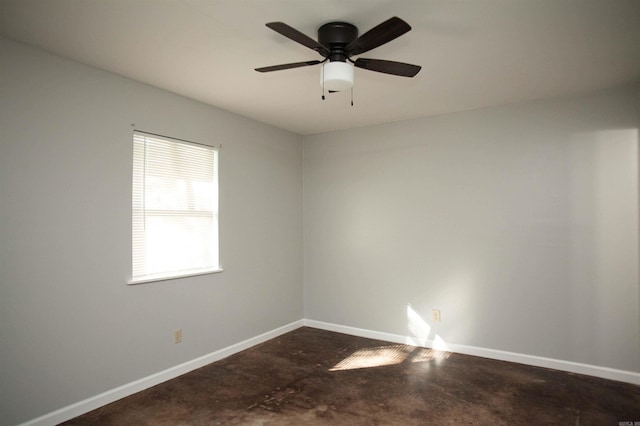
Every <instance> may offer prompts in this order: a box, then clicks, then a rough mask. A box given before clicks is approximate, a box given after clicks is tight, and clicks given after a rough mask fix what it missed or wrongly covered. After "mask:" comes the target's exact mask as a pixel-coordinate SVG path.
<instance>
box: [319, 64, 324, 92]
mask: <svg viewBox="0 0 640 426" xmlns="http://www.w3.org/2000/svg"><path fill="white" fill-rule="evenodd" d="M320 72H321V74H320V75H321V76H322V100H323V101H324V65H322V69H321V70H320Z"/></svg>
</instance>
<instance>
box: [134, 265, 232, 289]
mask: <svg viewBox="0 0 640 426" xmlns="http://www.w3.org/2000/svg"><path fill="white" fill-rule="evenodd" d="M222 271H224V269H222V268H218V269H207V270H204V271H198V272H191V273H185V274H179V275H159V276H153V275H150V276H147V277H143V278H138V279H132V280H129V281H127V285H136V284H145V283H153V282H156V281H168V280H175V279H179V278H187V277H196V276H198V275H209V274H217V273H218V272H222Z"/></svg>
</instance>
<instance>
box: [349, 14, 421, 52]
mask: <svg viewBox="0 0 640 426" xmlns="http://www.w3.org/2000/svg"><path fill="white" fill-rule="evenodd" d="M409 30H411V26H409V24H407V23H406V22H404V21H403V20H402V19H400V18H398V17H396V16H394V17H393V18H390V19H388V20H386V21H384V22H383V23H382V24H379V25H378V26H377V27H373V28H372V29H370V30H369V31H367V32H366V33H364V34H362V35H361V36H360V37H358V38H357V39H356V40H354V41H353V42H351V44H349V45H348V46H347V53H348V54H349V56H352V55H360V54H361V53H364V52H368V51H369V50H371V49H375V48H376V47H378V46H382V45H383V44H385V43H389V42H390V41H391V40H394V39H396V38H398V37H400V36H401V35H402V34H404V33H406V32H408V31H409Z"/></svg>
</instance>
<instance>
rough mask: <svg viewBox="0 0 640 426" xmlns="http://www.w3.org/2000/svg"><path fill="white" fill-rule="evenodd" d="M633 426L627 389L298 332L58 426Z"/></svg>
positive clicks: (639, 408) (636, 412)
mask: <svg viewBox="0 0 640 426" xmlns="http://www.w3.org/2000/svg"><path fill="white" fill-rule="evenodd" d="M636 421H637V422H640V387H639V386H634V385H630V384H625V383H620V382H614V381H609V380H604V379H597V378H593V377H589V376H581V375H576V374H571V373H563V372H559V371H554V370H548V369H544V368H537V367H529V366H525V365H520V364H513V363H508V362H502V361H494V360H489V359H486V358H478V357H472V356H467V355H458V354H449V353H443V352H437V351H432V350H429V349H423V348H415V347H410V346H405V345H398V344H394V343H389V342H383V341H379V340H371V339H364V338H360V337H353V336H347V335H344V334H339V333H332V332H328V331H323V330H317V329H313V328H307V327H304V328H300V329H298V330H295V331H293V332H291V333H287V334H285V335H283V336H280V337H278V338H276V339H273V340H270V341H268V342H266V343H263V344H261V345H258V346H255V347H253V348H251V349H249V350H246V351H244V352H241V353H238V354H236V355H233V356H231V357H228V358H225V359H224V360H221V361H219V362H216V363H213V364H210V365H208V366H206V367H203V368H201V369H198V370H195V371H193V372H191V373H188V374H185V375H183V376H181V377H178V378H176V379H173V380H170V381H168V382H165V383H163V384H160V385H158V386H155V387H153V388H150V389H147V390H145V391H142V392H140V393H137V394H135V395H132V396H130V397H127V398H124V399H122V400H120V401H117V402H114V403H112V404H109V405H107V406H104V407H102V408H100V409H98V410H95V411H92V412H90V413H87V414H85V415H83V416H80V417H77V418H75V419H73V420H70V421H69V422H67V423H64V424H65V425H216V424H225V425H305V424H306V425H315V424H318V425H396V424H397V425H445V424H456V425H460V424H474V425H510V426H515V425H614V426H618V425H619V424H621V423H620V422H631V424H633V422H636ZM622 424H624V423H622Z"/></svg>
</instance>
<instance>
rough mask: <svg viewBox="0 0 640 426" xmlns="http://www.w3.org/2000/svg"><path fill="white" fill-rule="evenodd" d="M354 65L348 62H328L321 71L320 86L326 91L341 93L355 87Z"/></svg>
mask: <svg viewBox="0 0 640 426" xmlns="http://www.w3.org/2000/svg"><path fill="white" fill-rule="evenodd" d="M353 76H354V72H353V64H350V63H347V62H340V61H334V62H327V63H325V64H324V65H323V66H322V68H321V69H320V85H321V86H322V87H323V89H325V90H331V91H333V92H340V91H342V90H347V89H351V88H352V87H353Z"/></svg>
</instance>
